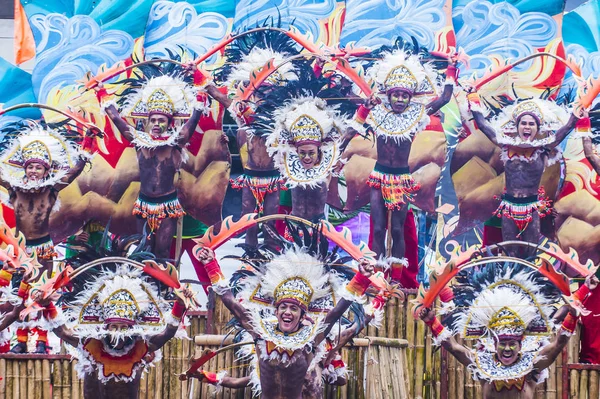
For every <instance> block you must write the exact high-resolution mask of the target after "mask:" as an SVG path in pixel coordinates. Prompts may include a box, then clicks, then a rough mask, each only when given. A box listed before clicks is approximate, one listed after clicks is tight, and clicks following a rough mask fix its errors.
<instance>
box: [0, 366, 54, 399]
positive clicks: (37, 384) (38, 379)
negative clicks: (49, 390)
mask: <svg viewBox="0 0 600 399" xmlns="http://www.w3.org/2000/svg"><path fill="white" fill-rule="evenodd" d="M33 375H34V384H33V385H34V394H33V399H42V397H43V390H44V386H43V383H42V359H36V360H34V362H33ZM0 397H3V396H2V395H0Z"/></svg>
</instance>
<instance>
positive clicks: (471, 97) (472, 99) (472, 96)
mask: <svg viewBox="0 0 600 399" xmlns="http://www.w3.org/2000/svg"><path fill="white" fill-rule="evenodd" d="M467 100H468V101H469V103H473V104H475V105H481V97H479V93H477V92H473V93H469V94H467Z"/></svg>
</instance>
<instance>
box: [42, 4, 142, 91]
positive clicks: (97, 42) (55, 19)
mask: <svg viewBox="0 0 600 399" xmlns="http://www.w3.org/2000/svg"><path fill="white" fill-rule="evenodd" d="M30 24H31V29H32V31H33V35H34V37H35V41H36V43H37V46H36V53H37V55H36V65H35V68H34V70H33V74H32V82H33V87H34V90H35V94H36V96H37V98H38V100H39V101H40V102H45V100H46V99H47V97H48V94H49V92H50V90H52V89H53V88H60V87H63V86H66V85H70V84H73V83H74V82H75V81H77V80H79V79H81V78H82V77H83V76H84V75H85V73H86V72H88V71H93V72H95V71H96V70H97V69H98V67H100V66H101V65H102V64H106V65H107V66H111V65H113V64H114V63H116V62H117V61H119V60H123V59H126V58H127V57H129V55H130V54H131V52H132V50H133V38H132V37H131V36H130V35H129V34H128V33H126V32H123V31H119V30H107V31H103V30H102V29H101V28H100V26H99V25H98V24H97V23H96V21H94V20H93V19H92V18H90V17H88V16H86V15H76V16H74V17H71V18H68V17H66V16H64V15H61V14H49V15H41V14H38V15H34V16H32V17H31V18H30Z"/></svg>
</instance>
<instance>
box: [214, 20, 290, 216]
mask: <svg viewBox="0 0 600 399" xmlns="http://www.w3.org/2000/svg"><path fill="white" fill-rule="evenodd" d="M298 53H299V51H298V48H297V46H296V44H295V42H294V41H293V40H291V39H290V38H289V37H287V36H286V35H285V34H282V33H280V32H277V31H259V32H256V33H252V34H249V35H245V36H244V37H242V38H241V39H240V40H236V41H234V42H233V43H232V44H231V45H230V46H228V47H227V49H226V50H225V58H226V61H225V65H224V66H223V67H222V68H221V69H220V70H219V71H218V72H217V74H216V76H217V79H218V80H220V81H222V82H223V84H224V85H225V86H226V87H227V90H228V93H229V96H230V97H233V96H235V95H236V93H237V92H238V90H240V89H243V88H244V87H246V86H248V85H249V84H250V85H251V84H252V83H251V80H252V76H254V75H255V74H256V71H258V70H260V69H261V68H263V67H264V66H265V65H266V64H267V63H269V62H271V63H273V64H274V65H280V64H282V63H283V61H284V60H285V59H287V58H289V57H291V56H293V55H296V54H298ZM296 79H297V75H296V68H295V66H294V63H292V62H289V63H285V64H283V65H282V66H281V67H280V68H278V69H277V70H276V71H275V72H274V73H272V74H271V75H269V76H268V77H267V79H266V80H265V81H264V82H262V84H261V86H260V87H256V88H254V89H255V94H254V95H253V96H252V97H251V98H250V99H249V100H248V101H247V102H246V103H244V105H243V107H240V103H239V102H237V101H235V100H234V101H233V102H232V103H231V106H230V107H229V108H228V110H229V112H230V114H231V115H232V116H233V118H234V119H235V120H236V122H237V124H238V126H239V127H240V128H245V131H246V134H247V137H248V138H251V137H252V136H253V135H254V134H258V135H261V134H262V133H257V132H256V131H254V130H253V129H250V128H248V126H249V125H251V124H252V122H253V121H254V117H255V115H254V114H255V112H257V110H259V109H260V105H261V101H262V99H261V96H262V94H263V93H262V92H263V90H264V89H265V88H273V87H278V86H281V85H283V84H285V83H286V82H289V81H293V80H296ZM230 182H231V186H232V187H233V188H234V189H238V190H240V189H243V188H249V189H250V191H251V192H252V195H253V196H254V199H255V201H256V209H255V210H256V211H257V212H259V213H262V212H263V209H264V207H263V203H264V198H265V196H266V195H267V194H271V193H275V192H278V191H279V190H285V189H286V188H285V185H284V182H285V180H284V179H283V178H282V177H281V175H280V174H279V171H278V170H250V169H244V173H243V174H242V175H240V176H239V177H238V178H236V179H231V180H230Z"/></svg>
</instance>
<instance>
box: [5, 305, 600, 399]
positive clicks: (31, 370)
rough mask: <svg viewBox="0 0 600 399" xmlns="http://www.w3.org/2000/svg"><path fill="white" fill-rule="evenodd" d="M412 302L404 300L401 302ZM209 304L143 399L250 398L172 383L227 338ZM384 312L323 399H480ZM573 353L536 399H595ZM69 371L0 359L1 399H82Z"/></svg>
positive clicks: (589, 371) (62, 358)
mask: <svg viewBox="0 0 600 399" xmlns="http://www.w3.org/2000/svg"><path fill="white" fill-rule="evenodd" d="M413 297H414V295H409V296H408V298H407V300H410V299H412V298H413ZM211 303H212V304H213V306H212V310H214V311H209V312H208V313H196V314H194V316H193V317H192V323H191V325H190V327H189V328H188V334H189V335H190V336H192V337H197V336H204V338H199V337H198V339H196V340H171V341H170V342H168V343H167V345H165V347H163V359H162V360H161V361H160V362H158V364H157V365H156V366H155V367H153V368H151V369H150V371H149V372H148V373H146V374H145V375H144V377H143V379H142V381H141V387H140V398H141V399H151V398H152V399H159V398H161V399H162V398H164V399H184V398H185V399H188V398H194V399H197V398H217V399H234V398H235V399H242V398H251V397H252V393H251V390H250V389H249V388H247V389H245V390H230V389H227V388H225V389H222V390H221V391H219V392H215V389H214V387H212V386H210V385H206V384H200V383H199V382H198V380H191V381H186V382H181V381H179V379H178V377H177V374H179V373H181V372H183V371H184V370H186V369H187V367H188V361H189V359H190V358H192V357H194V356H198V355H199V354H200V353H202V351H203V350H204V349H207V348H210V349H216V348H218V347H219V346H220V345H221V341H222V340H223V337H224V334H226V333H227V329H226V327H225V324H226V322H227V321H228V320H229V318H230V315H229V312H227V310H226V309H225V308H224V307H223V306H222V305H221V304H220V303H219V302H218V301H217V302H216V303H215V302H214V301H212V302H211ZM386 306H387V308H386V316H385V319H384V320H383V325H382V327H381V328H380V329H375V328H373V327H371V326H369V327H368V328H367V330H366V331H364V334H362V335H361V337H360V338H357V339H355V345H354V346H348V347H346V348H344V350H343V351H342V357H343V359H344V361H345V362H346V364H347V367H348V369H349V370H350V375H349V378H348V384H346V385H345V386H342V387H327V388H326V390H325V396H324V397H325V398H328V399H330V398H352V399H363V398H369V399H371V398H375V399H379V398H400V399H405V398H414V399H417V398H422V399H471V398H481V386H480V384H479V383H477V382H476V381H473V379H472V378H471V377H470V375H469V373H468V372H466V370H465V368H464V367H463V366H462V365H460V364H458V363H457V362H456V361H455V360H454V358H453V357H452V356H449V355H447V354H446V353H444V351H443V350H437V349H435V348H434V347H433V346H432V342H431V334H430V333H429V331H428V330H427V329H426V328H425V326H424V325H423V323H421V322H417V321H415V320H413V318H412V316H411V314H410V304H409V303H408V302H407V301H398V300H396V299H394V300H392V301H391V302H390V303H388V304H387V305H386ZM211 335H214V336H212V337H211ZM364 337H368V339H365V338H364ZM464 344H466V345H469V344H470V343H469V342H465V343H464ZM578 352H579V336H578V334H575V335H574V336H573V337H572V338H571V341H570V343H569V345H568V348H567V349H566V350H565V351H564V352H563V355H562V356H559V358H558V359H557V361H556V362H555V363H554V364H553V365H552V367H551V368H550V369H549V372H550V377H549V378H548V380H546V382H545V383H543V384H541V385H539V386H538V389H537V391H536V396H535V397H536V399H539V398H549V399H598V398H599V397H600V389H599V385H600V365H583V364H578V363H577V361H578ZM74 364H75V361H71V358H70V357H69V356H68V355H51V356H45V355H10V354H5V355H0V378H1V379H0V398H7V399H16V398H43V399H45V398H53V399H67V398H69V399H79V398H82V397H83V396H82V395H83V386H82V381H80V380H79V379H78V378H77V375H76V373H75V370H74V367H73V366H74ZM205 369H206V370H210V371H220V370H226V371H227V372H228V374H229V375H231V376H234V377H242V376H245V375H246V374H247V365H246V364H244V363H240V362H236V361H235V360H234V354H233V352H232V351H226V352H224V353H220V354H219V355H217V356H216V357H215V358H213V359H211V360H210V362H209V363H208V364H207V365H206V366H205Z"/></svg>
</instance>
